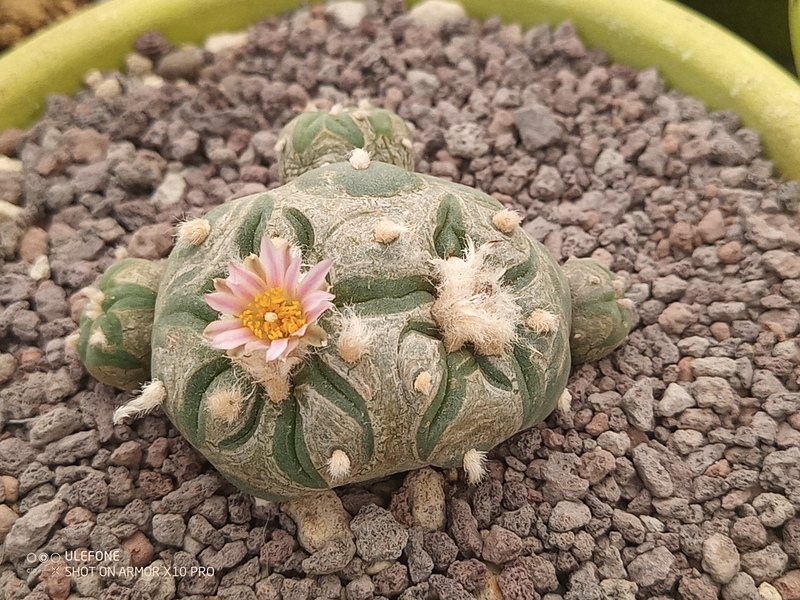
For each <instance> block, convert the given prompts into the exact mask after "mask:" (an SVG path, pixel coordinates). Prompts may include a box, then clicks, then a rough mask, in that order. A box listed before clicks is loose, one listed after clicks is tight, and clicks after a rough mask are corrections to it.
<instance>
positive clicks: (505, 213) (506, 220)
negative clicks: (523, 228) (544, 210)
mask: <svg viewBox="0 0 800 600" xmlns="http://www.w3.org/2000/svg"><path fill="white" fill-rule="evenodd" d="M521 222H522V217H520V216H519V213H518V212H517V211H515V210H511V209H510V208H504V209H503V210H501V211H499V212H496V213H494V216H493V217H492V224H493V225H494V226H495V227H496V228H497V229H498V230H499V231H502V232H503V233H510V232H512V231H514V229H515V228H516V227H518V226H519V224H520V223H521Z"/></svg>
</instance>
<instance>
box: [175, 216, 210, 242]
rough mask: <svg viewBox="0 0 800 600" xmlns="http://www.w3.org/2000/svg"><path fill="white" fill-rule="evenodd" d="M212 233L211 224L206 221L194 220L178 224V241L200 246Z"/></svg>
mask: <svg viewBox="0 0 800 600" xmlns="http://www.w3.org/2000/svg"><path fill="white" fill-rule="evenodd" d="M209 233H211V223H209V222H208V221H207V220H206V219H192V220H191V221H183V222H181V223H178V234H177V237H178V241H180V242H185V243H187V244H191V245H192V246H199V245H200V244H202V243H203V242H205V241H206V238H207V237H208V234H209Z"/></svg>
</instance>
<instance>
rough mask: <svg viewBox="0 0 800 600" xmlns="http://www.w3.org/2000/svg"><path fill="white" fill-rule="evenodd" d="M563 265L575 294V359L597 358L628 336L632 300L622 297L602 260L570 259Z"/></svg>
mask: <svg viewBox="0 0 800 600" xmlns="http://www.w3.org/2000/svg"><path fill="white" fill-rule="evenodd" d="M563 268H564V273H565V275H566V277H567V280H568V281H569V288H570V292H571V295H572V306H573V310H572V334H571V336H570V346H571V348H572V360H573V361H575V362H576V363H582V362H591V361H593V360H598V359H600V358H602V357H603V356H605V355H607V354H608V353H610V352H611V351H612V350H614V349H615V348H617V347H618V346H619V345H620V344H621V343H622V342H623V341H624V340H625V338H626V337H627V335H628V332H629V331H630V329H631V323H632V321H633V311H632V303H631V302H630V300H626V299H624V298H623V293H622V285H621V283H619V282H617V279H616V276H615V275H614V273H612V272H611V271H610V270H609V269H607V268H606V267H604V266H603V265H601V264H600V263H599V262H597V261H595V260H592V259H588V258H570V259H569V260H568V261H567V262H566V263H564V267H563Z"/></svg>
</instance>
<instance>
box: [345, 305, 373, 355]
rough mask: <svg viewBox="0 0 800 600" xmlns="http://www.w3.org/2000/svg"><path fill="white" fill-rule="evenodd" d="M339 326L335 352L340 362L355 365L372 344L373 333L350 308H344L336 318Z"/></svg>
mask: <svg viewBox="0 0 800 600" xmlns="http://www.w3.org/2000/svg"><path fill="white" fill-rule="evenodd" d="M337 321H338V325H339V338H338V339H337V340H336V351H337V352H338V353H339V356H341V357H342V360H343V361H345V362H346V363H348V364H351V365H352V364H355V363H357V362H358V361H359V360H361V357H362V356H363V355H364V352H365V351H366V349H367V348H368V347H369V345H370V344H371V343H372V341H373V338H374V337H375V336H374V332H373V331H372V330H371V329H370V328H369V326H368V325H367V324H366V322H365V321H364V319H363V318H362V317H361V316H360V315H358V314H356V313H355V311H354V310H353V309H352V308H349V307H348V308H346V309H345V310H344V311H342V313H340V315H339V316H338V318H337Z"/></svg>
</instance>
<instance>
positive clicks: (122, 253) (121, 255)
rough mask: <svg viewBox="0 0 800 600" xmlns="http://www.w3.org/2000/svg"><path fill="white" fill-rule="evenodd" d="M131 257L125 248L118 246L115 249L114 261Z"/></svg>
mask: <svg viewBox="0 0 800 600" xmlns="http://www.w3.org/2000/svg"><path fill="white" fill-rule="evenodd" d="M128 256H130V255H129V254H128V249H127V248H126V247H125V246H117V247H116V248H114V259H115V260H125V259H126V258H128Z"/></svg>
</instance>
